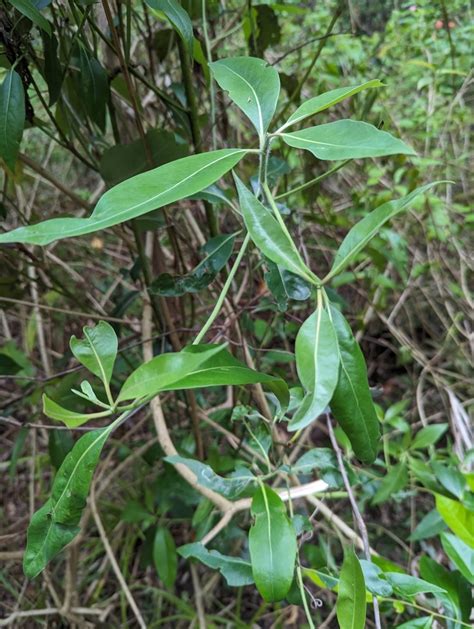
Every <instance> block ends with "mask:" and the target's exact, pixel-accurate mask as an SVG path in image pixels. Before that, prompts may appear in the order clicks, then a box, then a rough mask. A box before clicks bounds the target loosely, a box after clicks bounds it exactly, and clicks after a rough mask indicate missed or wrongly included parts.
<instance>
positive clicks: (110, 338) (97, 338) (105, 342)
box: [69, 321, 118, 384]
mask: <svg viewBox="0 0 474 629" xmlns="http://www.w3.org/2000/svg"><path fill="white" fill-rule="evenodd" d="M83 332H84V338H83V339H78V338H76V337H75V336H72V337H71V340H70V342H69V345H70V347H71V351H72V353H73V354H74V356H75V357H76V358H77V360H78V361H79V362H80V363H81V365H84V367H86V369H88V370H89V371H90V372H91V373H93V374H94V376H97V377H98V378H100V379H101V380H102V382H103V383H104V384H109V383H110V379H111V378H112V372H113V370H114V363H115V358H116V356H117V350H118V340H117V335H116V334H115V330H114V329H113V327H112V326H111V325H110V323H107V322H106V321H99V323H98V324H97V325H95V326H94V327H88V326H86V327H84V328H83Z"/></svg>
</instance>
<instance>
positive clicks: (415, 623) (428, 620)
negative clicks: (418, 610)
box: [396, 616, 433, 629]
mask: <svg viewBox="0 0 474 629" xmlns="http://www.w3.org/2000/svg"><path fill="white" fill-rule="evenodd" d="M432 624H433V616H423V617H421V616H420V618H412V619H410V620H407V622H404V623H402V624H401V625H397V627H396V629H431V627H432Z"/></svg>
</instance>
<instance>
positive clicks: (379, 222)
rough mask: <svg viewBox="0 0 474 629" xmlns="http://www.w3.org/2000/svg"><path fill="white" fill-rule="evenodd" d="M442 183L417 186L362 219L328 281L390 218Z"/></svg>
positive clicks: (328, 276)
mask: <svg viewBox="0 0 474 629" xmlns="http://www.w3.org/2000/svg"><path fill="white" fill-rule="evenodd" d="M439 183H442V182H440V181H435V182H433V183H428V184H426V186H421V187H420V188H416V189H415V190H413V192H410V194H408V195H407V196H406V197H402V198H401V199H397V200H396V201H388V202H387V203H383V204H382V205H380V206H379V207H378V208H376V209H375V210H373V211H372V212H370V214H368V215H367V216H365V217H364V218H363V219H362V220H361V221H359V222H358V223H357V224H356V225H354V227H353V228H352V229H351V230H350V231H349V233H348V234H347V236H346V237H345V238H344V240H343V241H342V243H341V246H340V247H339V249H338V251H337V253H336V256H335V258H334V262H333V265H332V268H331V270H330V272H329V273H328V275H327V276H326V277H325V278H324V281H325V282H327V281H328V280H329V279H331V278H332V277H334V276H335V275H337V274H338V273H340V272H341V271H343V270H344V269H345V268H346V267H347V265H348V264H350V262H352V260H353V259H354V258H355V256H356V255H357V254H358V253H359V251H361V250H362V249H363V248H364V247H365V246H366V245H367V243H368V242H369V241H370V240H371V239H372V238H373V237H374V236H375V235H376V234H377V233H378V232H379V231H380V228H381V227H382V226H383V225H384V224H385V223H386V222H387V221H389V220H390V219H392V218H394V217H395V216H396V215H397V214H399V213H400V212H402V211H403V210H405V209H406V208H408V206H409V205H410V203H411V202H412V201H413V200H414V199H415V198H416V197H417V196H419V195H420V194H424V193H425V192H427V191H428V190H429V189H430V188H432V187H433V186H436V185H437V184H439Z"/></svg>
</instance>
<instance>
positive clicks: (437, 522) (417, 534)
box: [408, 509, 446, 542]
mask: <svg viewBox="0 0 474 629" xmlns="http://www.w3.org/2000/svg"><path fill="white" fill-rule="evenodd" d="M445 529H446V524H445V522H444V520H443V518H442V517H441V516H440V515H439V513H438V512H437V511H436V509H433V510H432V511H430V512H429V513H427V514H426V515H425V517H424V518H422V519H421V520H420V522H419V523H418V525H417V526H416V528H415V530H414V531H413V533H412V534H411V535H410V536H409V537H408V539H409V541H411V542H418V541H420V540H422V539H429V538H430V537H434V536H435V535H438V534H439V533H441V531H444V530H445Z"/></svg>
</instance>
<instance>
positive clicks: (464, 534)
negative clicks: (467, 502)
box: [435, 494, 474, 548]
mask: <svg viewBox="0 0 474 629" xmlns="http://www.w3.org/2000/svg"><path fill="white" fill-rule="evenodd" d="M435 497H436V509H437V510H438V512H439V514H440V516H441V517H442V518H443V520H444V521H445V522H446V524H447V525H448V526H449V528H450V529H451V530H452V531H453V533H455V534H456V535H457V536H458V537H459V539H461V540H462V541H463V542H464V543H465V544H467V545H468V546H470V547H471V548H474V512H473V511H469V510H468V509H466V507H465V506H464V505H463V504H462V503H461V502H459V501H458V500H451V498H446V496H442V495H441V494H435Z"/></svg>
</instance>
